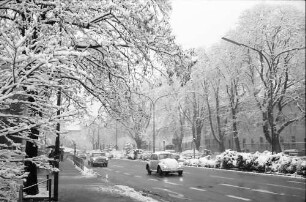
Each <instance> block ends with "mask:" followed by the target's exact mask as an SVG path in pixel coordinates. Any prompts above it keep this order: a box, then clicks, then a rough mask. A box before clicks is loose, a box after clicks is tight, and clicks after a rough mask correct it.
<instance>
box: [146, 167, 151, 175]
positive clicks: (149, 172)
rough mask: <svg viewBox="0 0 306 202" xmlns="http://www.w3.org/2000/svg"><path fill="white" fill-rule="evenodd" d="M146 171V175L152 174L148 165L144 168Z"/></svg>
mask: <svg viewBox="0 0 306 202" xmlns="http://www.w3.org/2000/svg"><path fill="white" fill-rule="evenodd" d="M146 169H147V171H148V175H151V174H152V171H151V170H150V168H149V166H148V165H147V166H146Z"/></svg>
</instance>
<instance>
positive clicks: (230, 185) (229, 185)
mask: <svg viewBox="0 0 306 202" xmlns="http://www.w3.org/2000/svg"><path fill="white" fill-rule="evenodd" d="M219 185H223V186H228V187H236V188H240V189H248V190H250V189H251V188H248V187H240V186H236V185H232V184H219Z"/></svg>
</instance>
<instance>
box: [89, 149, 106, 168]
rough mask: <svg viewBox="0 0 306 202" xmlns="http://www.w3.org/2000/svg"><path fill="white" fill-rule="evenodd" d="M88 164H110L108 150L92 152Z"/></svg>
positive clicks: (104, 165) (103, 165)
mask: <svg viewBox="0 0 306 202" xmlns="http://www.w3.org/2000/svg"><path fill="white" fill-rule="evenodd" d="M88 165H91V166H93V167H94V166H102V167H107V165H108V157H107V154H106V152H94V153H91V155H90V158H89V161H88Z"/></svg>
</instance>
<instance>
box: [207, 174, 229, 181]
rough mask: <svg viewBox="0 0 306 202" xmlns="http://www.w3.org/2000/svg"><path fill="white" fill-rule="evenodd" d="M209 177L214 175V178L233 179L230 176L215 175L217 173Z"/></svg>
mask: <svg viewBox="0 0 306 202" xmlns="http://www.w3.org/2000/svg"><path fill="white" fill-rule="evenodd" d="M210 177H216V178H222V179H229V180H234V178H230V177H221V176H217V175H210Z"/></svg>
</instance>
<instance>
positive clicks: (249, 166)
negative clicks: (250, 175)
mask: <svg viewBox="0 0 306 202" xmlns="http://www.w3.org/2000/svg"><path fill="white" fill-rule="evenodd" d="M184 165H188V166H201V167H208V168H221V169H231V168H236V169H240V170H245V171H257V172H266V173H269V172H273V173H284V174H287V173H290V174H293V173H296V174H298V175H302V176H306V159H305V158H302V157H294V156H288V155H285V154H283V153H278V154H272V153H271V152H269V151H265V152H262V153H260V152H256V153H253V154H252V153H243V152H236V151H232V150H226V151H225V152H223V153H221V154H220V155H217V156H216V158H215V159H211V156H206V157H202V158H199V159H187V160H185V162H184Z"/></svg>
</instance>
